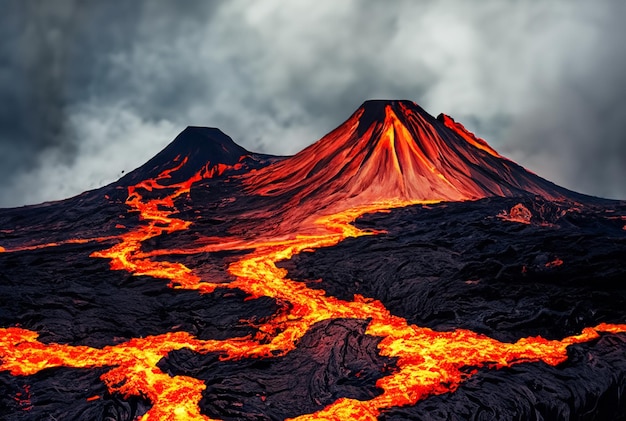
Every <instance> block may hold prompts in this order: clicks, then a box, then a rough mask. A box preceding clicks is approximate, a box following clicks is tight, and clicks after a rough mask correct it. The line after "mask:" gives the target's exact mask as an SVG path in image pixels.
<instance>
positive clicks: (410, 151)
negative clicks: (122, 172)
mask: <svg viewBox="0 0 626 421" xmlns="http://www.w3.org/2000/svg"><path fill="white" fill-rule="evenodd" d="M399 106H400V107H402V106H403V105H402V104H400V105H399ZM409 111H410V110H408V111H406V112H407V113H408V115H409V116H412V115H413V114H412V113H411V112H409ZM384 112H385V119H384V123H383V124H381V125H378V123H376V124H375V125H374V127H368V129H367V130H366V131H364V133H366V134H367V133H369V134H371V133H373V132H374V131H378V132H380V133H381V134H380V141H378V142H375V144H374V145H371V143H372V142H369V143H368V144H367V145H366V146H367V147H366V149H367V152H366V153H369V154H377V155H378V156H377V159H382V158H384V159H383V161H382V162H383V165H389V167H384V168H383V171H386V172H387V173H393V174H396V176H397V178H399V179H398V180H393V179H392V177H391V176H389V177H387V175H386V174H382V175H381V177H382V181H383V185H384V187H383V188H379V187H377V186H376V183H377V181H376V177H377V176H376V174H378V172H377V170H376V169H375V168H374V167H373V165H368V164H367V159H365V160H364V161H363V160H361V161H358V163H357V164H364V163H365V166H364V167H363V168H362V169H361V170H359V169H358V168H352V167H351V165H352V164H351V162H352V161H351V160H352V159H355V157H354V156H349V154H350V152H352V151H356V150H358V148H356V146H355V147H352V148H345V149H344V150H342V152H341V154H342V155H341V159H340V162H342V163H343V165H345V168H344V169H345V171H349V172H350V174H351V175H352V179H355V177H356V179H357V180H360V181H361V182H364V183H365V182H368V183H367V184H361V185H358V186H353V185H350V186H346V188H349V189H352V190H350V191H349V192H348V193H347V194H348V196H345V197H344V196H341V195H340V194H339V190H337V191H335V192H334V193H332V194H330V195H329V196H330V197H329V198H328V200H330V201H331V202H330V203H326V205H324V206H321V207H319V208H316V207H315V206H314V205H319V204H320V203H322V202H321V199H315V200H313V198H312V197H311V196H307V195H308V194H309V193H312V191H311V190H307V191H306V192H304V193H303V194H302V195H300V196H299V197H297V198H296V199H294V200H301V201H302V204H301V207H300V209H299V212H300V214H311V215H313V216H314V217H311V218H308V219H301V220H300V221H298V223H295V219H293V220H292V222H294V224H295V225H294V226H295V228H293V229H294V230H295V231H294V232H295V235H291V236H285V235H282V236H274V237H272V236H269V237H264V232H263V231H261V232H259V238H257V239H254V240H243V239H236V238H235V239H228V238H226V239H222V241H220V242H216V243H215V244H210V245H205V246H201V247H193V246H191V247H190V248H189V249H183V250H180V249H176V250H156V251H153V252H147V251H143V250H142V243H143V242H144V241H146V240H148V239H150V238H153V237H155V236H157V235H162V234H169V233H173V232H176V231H181V230H185V229H187V228H188V227H189V226H190V224H191V222H189V221H185V220H183V219H180V218H177V217H175V216H173V215H174V213H175V212H176V207H175V203H174V201H175V199H176V198H177V197H179V196H181V195H184V194H186V193H187V192H189V189H190V187H191V185H192V184H193V183H194V182H196V181H199V180H201V179H202V178H208V177H212V176H215V175H219V174H221V173H223V171H224V170H226V169H227V167H226V166H221V167H220V166H214V167H211V168H205V169H204V170H203V171H201V172H200V173H197V174H196V175H195V176H193V177H191V178H190V179H189V180H187V181H185V182H181V183H174V184H171V185H167V186H164V185H162V182H163V181H164V180H166V179H167V178H168V177H170V176H171V174H172V173H174V172H176V171H177V170H178V169H180V168H182V167H183V166H184V165H185V162H186V161H185V160H182V161H181V162H180V164H179V165H177V166H175V167H174V168H172V169H170V170H167V171H164V172H162V173H161V174H160V175H159V176H157V177H156V178H153V179H149V180H145V181H143V182H141V183H139V184H136V185H134V186H131V187H129V188H128V191H129V197H128V199H127V201H126V203H127V205H128V206H129V207H130V210H132V211H139V212H140V215H141V220H142V221H143V223H142V225H140V226H139V227H137V228H136V229H134V230H131V231H129V232H127V233H125V234H122V235H121V237H120V242H119V243H118V244H116V245H114V246H113V247H111V248H109V249H107V250H103V251H100V252H97V253H94V254H93V257H100V258H108V259H111V268H112V269H118V270H126V271H128V272H130V273H132V274H135V275H149V276H152V277H156V278H163V279H169V280H170V281H171V283H170V285H171V286H172V287H175V288H184V289H194V290H198V291H200V292H202V293H210V292H211V291H213V290H214V289H215V288H216V287H228V288H239V289H241V290H243V291H245V292H246V293H248V294H249V295H250V296H251V297H253V298H254V297H261V296H268V297H272V298H274V299H275V300H276V301H277V303H279V305H281V306H282V311H279V312H277V314H275V315H274V317H273V318H271V319H270V320H269V321H267V322H266V323H263V324H261V325H259V326H258V333H257V334H256V335H255V336H254V337H244V338H232V339H227V340H199V339H197V338H195V337H193V336H192V335H191V334H189V333H187V332H171V333H166V334H162V335H156V336H149V337H145V338H135V339H132V340H130V341H128V342H125V343H121V344H118V345H114V346H107V347H104V348H102V349H99V348H91V347H87V346H70V345H64V344H54V343H53V344H44V343H42V342H39V341H38V340H37V333H35V332H32V331H29V330H25V329H22V328H18V327H12V328H5V329H0V359H1V365H0V369H1V370H9V372H10V373H11V374H12V375H16V376H18V375H22V376H24V375H31V374H35V373H38V372H40V371H41V370H43V369H46V368H51V367H59V366H68V367H111V369H110V370H109V371H108V372H106V373H105V374H103V375H102V380H103V381H104V383H105V384H106V385H107V386H108V388H109V390H110V391H111V392H112V393H120V394H122V395H124V396H144V397H146V398H148V399H149V400H150V401H151V402H152V407H151V409H150V410H149V411H148V412H147V413H146V414H145V415H144V416H143V417H142V418H141V419H142V420H151V421H154V420H173V419H174V420H209V417H207V416H206V415H203V414H201V413H200V408H199V406H198V405H199V402H200V400H201V398H202V392H203V390H204V389H205V387H206V386H205V384H204V383H203V382H202V381H201V380H198V379H194V378H192V377H187V376H170V375H168V374H166V373H163V372H162V371H161V370H160V369H159V368H158V366H157V363H158V362H159V360H160V359H161V358H163V357H165V356H167V355H168V353H169V352H171V351H173V350H178V349H181V348H189V349H191V350H193V351H196V352H201V353H208V352H218V353H220V355H221V356H222V358H223V359H240V358H272V357H274V356H277V355H284V354H286V353H288V352H290V351H292V350H293V349H295V348H296V347H297V345H298V341H299V340H300V339H301V338H302V337H303V335H304V334H305V333H306V332H307V331H308V330H309V329H310V328H311V327H312V326H313V325H314V324H315V323H317V322H321V321H324V320H329V319H335V318H355V319H367V320H369V325H368V327H367V331H366V333H367V334H369V335H374V336H377V337H380V338H381V342H380V343H379V345H378V347H379V352H380V354H381V355H383V356H388V357H392V358H396V359H397V361H396V368H395V370H393V371H392V372H391V373H390V374H388V375H387V376H385V377H383V378H381V379H380V380H379V381H378V382H377V386H378V387H380V388H381V390H382V393H381V394H380V395H379V396H377V397H375V398H373V399H371V400H367V401H359V400H355V399H348V398H341V399H339V400H337V401H336V402H334V403H332V404H331V405H329V406H327V407H326V408H324V409H322V410H321V411H318V412H316V413H313V414H305V415H302V416H300V417H298V419H303V420H304V419H361V420H371V419H376V416H377V415H378V414H380V412H381V410H384V409H385V408H390V407H393V406H403V405H411V404H414V403H416V402H417V401H419V400H420V399H423V398H425V397H427V396H429V395H434V394H441V393H446V392H451V391H454V390H455V389H456V388H457V387H458V386H459V384H460V383H462V382H463V381H464V380H465V379H467V378H469V377H471V376H472V375H473V374H475V373H476V370H477V368H479V367H486V368H494V369H497V368H501V367H507V366H510V365H513V364H518V363H521V362H533V361H543V362H545V363H547V364H550V365H557V364H559V363H561V362H563V361H565V360H566V359H567V353H566V348H567V346H569V345H571V344H575V343H582V342H586V341H590V340H592V339H595V338H598V337H599V333H598V332H611V333H618V332H626V325H609V324H601V325H598V326H596V327H594V328H586V329H584V330H583V331H582V333H581V334H580V335H576V336H570V337H566V338H564V339H563V340H546V339H543V338H541V337H529V338H523V339H520V340H519V341H517V342H515V343H504V342H499V341H497V340H494V339H492V338H489V337H486V336H484V335H480V334H477V333H475V332H472V331H469V330H461V329H459V330H456V331H452V332H437V331H434V330H432V329H428V328H422V327H419V326H416V325H410V324H408V323H407V321H406V320H405V319H403V318H401V317H397V316H394V315H392V314H390V313H389V311H388V310H387V309H386V308H385V307H384V306H383V304H382V303H381V302H379V301H377V300H371V299H367V298H365V297H362V296H358V295H355V297H354V300H353V301H345V300H340V299H337V298H335V297H330V296H327V295H325V292H324V291H322V290H313V289H310V288H308V287H307V286H306V285H305V284H304V283H301V282H296V281H294V280H291V279H288V278H287V277H286V276H287V271H286V270H285V269H281V268H278V267H277V266H276V262H278V261H280V260H284V259H289V258H290V257H291V256H293V255H295V254H298V253H300V252H302V251H303V250H308V249H316V248H321V247H330V246H333V245H336V244H338V243H339V242H341V241H342V240H344V239H346V238H348V237H358V236H363V235H376V234H377V233H376V232H368V231H364V230H361V229H358V228H356V227H355V226H353V225H352V224H351V223H352V222H353V221H354V220H355V219H356V218H358V217H359V216H361V215H363V214H365V213H368V212H377V211H383V210H385V209H390V208H394V207H401V206H408V205H412V204H419V203H432V202H436V201H440V200H451V199H454V200H465V199H473V198H476V197H477V196H480V197H484V196H485V195H487V193H485V192H484V191H482V192H481V191H480V190H477V189H476V188H477V187H476V186H475V185H474V186H472V185H463V183H461V184H459V182H458V180H456V179H454V178H453V177H454V176H456V175H458V174H451V173H450V171H447V172H446V171H445V170H442V169H440V168H439V167H437V166H435V165H434V164H432V163H433V162H435V158H433V157H434V156H437V152H436V151H434V150H425V149H424V148H425V146H424V145H422V146H420V147H419V148H418V147H416V146H415V145H413V144H411V143H410V139H409V137H411V136H412V135H411V133H410V132H409V131H408V129H407V126H405V125H404V124H403V123H402V122H401V121H400V119H399V118H398V116H397V115H396V114H395V112H394V111H393V109H392V108H391V107H385V110H384ZM362 114H363V113H359V114H358V115H357V116H356V117H353V119H352V123H350V124H352V125H353V126H354V131H353V132H350V133H351V134H350V135H349V136H348V137H350V136H352V134H353V133H356V130H357V129H358V126H359V118H360V117H362ZM418 117H419V116H415V120H414V121H413V120H410V121H412V123H411V124H414V127H421V128H420V130H422V131H427V128H424V127H422V126H421V125H420V123H419V121H420V120H419V118H418ZM379 126H380V127H379ZM415 130H417V129H415ZM424 133H425V132H424ZM369 134H367V136H369ZM431 134H432V133H431ZM331 135H332V136H334V138H340V137H342V136H343V135H345V133H344V134H343V135H342V134H341V133H335V134H334V135H333V134H331ZM331 135H329V136H331ZM424 135H428V134H424ZM344 140H345V138H344ZM358 140H359V139H357V142H356V143H357V144H358ZM483 152H484V151H483ZM483 152H481V153H483ZM487 155H489V156H492V155H491V154H487ZM492 157H493V156H492ZM494 158H497V157H494ZM292 159H295V160H298V159H303V158H302V156H300V157H299V156H298V155H296V156H295V157H294V158H292ZM329 159H330V161H324V164H323V165H326V166H328V165H333V164H334V163H335V162H334V159H333V158H329ZM439 159H440V160H441V159H447V158H442V157H440V158H439ZM455 159H456V158H455ZM459 159H460V158H459ZM466 159H469V158H468V157H466ZM498 159H499V158H498ZM305 161H306V160H305ZM282 162H285V161H282ZM463 162H467V161H466V160H465V161H463ZM292 163H293V161H292ZM281 164H282V163H278V164H273V165H272V166H274V167H276V168H275V170H281V169H282V170H285V167H281ZM431 164H432V165H431ZM302 165H303V166H304V167H307V166H308V162H303V163H302ZM342 168H343V167H342ZM292 170H293V171H294V172H295V174H296V181H295V183H296V184H297V183H298V178H297V177H306V176H307V174H309V175H308V177H311V178H313V182H314V183H315V185H316V186H317V187H318V188H319V186H320V185H323V184H318V183H322V182H324V181H327V182H329V183H331V184H332V181H331V180H332V177H331V178H330V179H328V180H326V178H325V177H322V176H321V175H320V174H321V173H320V172H319V171H318V172H317V173H316V172H315V171H314V168H308V167H307V170H302V167H293V168H292ZM460 171H461V172H463V170H460ZM412 172H414V173H415V174H417V175H415V174H413V173H412ZM270 175H271V173H269V174H268V171H265V170H261V171H258V172H256V173H253V174H252V175H251V176H250V177H248V178H246V180H247V181H248V182H250V180H254V179H257V180H258V179H259V178H264V177H269V176H270ZM469 175H471V171H470V174H469ZM469 175H467V176H469ZM278 177H281V178H280V180H277V181H275V183H274V188H277V189H281V188H284V189H286V190H288V191H293V189H291V188H290V187H292V186H290V185H289V184H290V181H289V180H288V178H286V176H285V175H284V174H279V176H278ZM459 177H460V175H459ZM434 181H436V183H435V185H433V186H432V189H431V190H430V191H429V190H428V186H425V185H422V184H419V183H422V182H424V183H430V182H434ZM416 183H418V184H416ZM277 184H278V186H277ZM281 184H282V186H281ZM331 187H332V186H331ZM299 188H303V189H306V188H304V187H302V186H299ZM358 188H360V191H358V190H355V189H358ZM507 188H508V187H507ZM387 189H392V190H391V191H388V190H387ZM257 190H259V191H257V192H258V193H264V194H268V195H271V194H275V193H276V191H272V190H271V189H270V188H269V187H263V188H260V187H259V189H257ZM161 191H162V192H163V194H162V195H158V196H159V198H156V199H155V198H148V197H145V196H148V194H146V192H150V196H153V195H154V196H157V195H156V194H155V193H160V192H161ZM331 191H332V189H331ZM300 192H302V190H300ZM490 192H491V193H494V192H493V191H492V190H490ZM351 194H353V196H350V195H351ZM305 199H306V200H305ZM338 199H342V200H338ZM351 199H352V200H351ZM335 200H337V202H333V201H335ZM271 216H272V215H267V217H271ZM233 249H240V250H244V249H245V250H249V251H250V253H249V254H247V255H245V256H244V257H242V258H241V259H240V260H238V261H236V262H234V263H232V264H231V265H230V266H229V268H228V271H229V273H230V274H232V275H233V276H234V280H233V281H232V282H231V283H229V284H215V283H210V282H207V281H206V280H203V279H201V277H199V276H197V275H195V274H194V273H193V271H192V270H190V269H189V268H188V267H186V266H185V265H183V264H180V263H172V262H167V261H155V260H153V259H152V258H153V257H154V256H157V255H160V256H166V255H167V254H172V253H176V254H181V253H189V254H191V253H198V252H201V251H204V252H212V251H221V250H233Z"/></svg>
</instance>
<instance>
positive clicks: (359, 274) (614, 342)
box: [0, 100, 626, 421]
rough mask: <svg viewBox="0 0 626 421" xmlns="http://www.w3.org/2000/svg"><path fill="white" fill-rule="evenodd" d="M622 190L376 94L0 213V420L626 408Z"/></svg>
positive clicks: (507, 413) (532, 415)
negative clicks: (258, 141)
mask: <svg viewBox="0 0 626 421" xmlns="http://www.w3.org/2000/svg"><path fill="white" fill-rule="evenodd" d="M625 255H626V203H625V202H620V201H611V200H605V199H600V198H595V197H590V196H585V195H582V194H579V193H575V192H572V191H569V190H567V189H565V188H562V187H559V186H557V185H555V184H553V183H551V182H549V181H547V180H544V179H543V178H541V177H539V176H538V175H535V174H533V173H531V172H529V171H527V170H525V169H524V168H522V167H521V166H519V165H517V164H516V163H514V162H513V161H511V160H509V159H507V158H505V157H503V156H501V155H500V154H499V153H498V152H496V151H495V150H494V149H493V148H491V147H490V146H489V145H488V143H487V142H486V141H484V140H483V139H481V138H479V137H477V136H475V135H474V134H472V133H471V132H469V131H468V130H467V129H465V127H464V126H463V125H462V124H461V123H459V122H456V121H455V120H454V119H453V118H451V117H449V116H447V115H444V114H440V115H439V116H438V117H437V118H434V117H433V116H431V115H429V114H428V113H427V112H426V111H424V110H423V109H422V108H421V107H419V106H418V105H417V104H415V103H413V102H411V101H381V100H376V101H367V102H365V103H364V104H363V105H362V106H361V107H359V108H358V109H357V110H356V111H355V112H354V113H353V114H352V116H351V117H350V118H348V120H346V122H344V123H343V124H341V125H340V126H339V127H337V128H336V129H335V130H333V131H331V132H330V133H329V134H328V135H326V136H324V137H323V138H322V139H320V140H319V141H318V142H316V143H314V144H312V145H311V146H309V147H308V148H306V149H304V150H303V151H301V152H300V153H298V154H296V155H294V156H289V157H279V156H270V155H264V154H258V153H254V152H250V151H247V150H246V149H244V148H243V147H241V146H239V145H237V144H236V143H235V142H234V141H233V140H232V139H231V138H230V137H228V136H227V135H226V134H224V133H222V132H221V131H219V130H218V129H215V128H202V127H188V128H187V129H185V130H184V131H183V132H182V133H181V134H180V135H179V136H178V137H176V139H174V141H173V142H172V143H171V144H170V145H168V146H167V147H166V148H165V149H164V150H163V151H161V152H160V153H158V154H157V155H156V156H155V157H154V158H153V159H151V160H150V161H148V162H147V163H146V164H144V165H143V166H141V167H140V168H138V169H136V170H134V171H132V172H130V173H129V174H127V175H126V176H124V177H123V178H121V179H120V180H118V181H117V182H114V183H112V184H110V185H108V186H105V187H103V188H101V189H97V190H92V191H89V192H85V193H83V194H81V195H79V196H76V197H74V198H71V199H67V200H62V201H58V202H50V203H44V204H40V205H34V206H28V207H24V208H15V209H2V210H0V414H1V415H2V419H3V420H16V421H17V420H39V419H55V420H93V419H100V420H107V421H110V420H137V419H141V420H145V421H148V420H149V421H154V420H160V421H162V420H259V419H271V420H283V419H299V420H314V419H320V420H321V419H330V420H344V419H358V420H372V419H381V420H406V419H415V420H426V419H428V420H449V419H476V420H484V419H507V420H508V419H519V420H526V419H528V420H541V419H546V420H548V419H550V420H551V419H564V420H565V419H576V420H620V419H622V420H623V419H626V418H625V414H626V399H625V398H624V396H626V310H625V309H624V305H623V303H624V300H625V299H626V284H624V279H626V268H625V267H624V263H623V257H624V256H625Z"/></svg>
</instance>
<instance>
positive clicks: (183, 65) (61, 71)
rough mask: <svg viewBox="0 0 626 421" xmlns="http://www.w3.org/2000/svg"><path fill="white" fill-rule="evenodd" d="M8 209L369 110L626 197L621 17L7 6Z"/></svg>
mask: <svg viewBox="0 0 626 421" xmlns="http://www.w3.org/2000/svg"><path fill="white" fill-rule="evenodd" d="M0 7H1V8H2V9H3V13H2V14H1V15H0V16H2V17H0V36H1V38H0V98H1V99H2V101H1V102H0V148H1V151H2V154H1V156H0V177H2V178H3V180H4V183H3V184H2V185H0V206H2V205H4V206H9V205H20V204H24V203H34V202H38V201H42V200H49V199H58V198H62V197H65V196H69V195H72V194H76V193H78V192H80V191H83V190H85V189H88V188H95V187H98V186H100V185H103V184H105V183H108V182H110V181H113V180H114V179H115V178H116V177H117V176H119V174H120V172H121V171H122V170H126V171H128V170H131V169H133V168H134V167H136V166H138V165H140V164H141V163H143V162H144V161H145V160H147V159H148V158H150V157H151V156H153V155H154V154H156V153H157V152H158V151H159V150H160V149H161V148H162V147H163V146H164V145H165V144H166V143H167V142H168V141H170V140H171V139H172V138H173V137H174V136H175V135H176V134H177V132H179V131H181V130H182V129H183V128H184V127H185V126H186V125H209V126H217V127H219V128H221V129H222V130H223V131H225V132H226V133H228V134H229V135H231V136H232V137H233V138H234V139H235V140H236V141H237V142H238V143H241V144H242V145H243V146H245V147H246V148H248V149H251V150H257V151H264V152H271V153H277V154H286V153H294V152H296V151H298V150H299V149H301V148H302V147H304V146H306V145H308V144H310V143H312V142H313V141H315V140H316V139H318V138H319V137H321V136H322V135H323V134H325V133H326V132H328V131H329V130H331V129H332V128H334V127H335V126H336V125H337V124H339V123H340V122H341V121H343V120H344V119H345V118H347V117H348V115H349V114H350V113H351V112H352V111H354V109H355V108H356V107H357V106H358V105H359V104H360V103H361V102H363V101H364V100H366V99H369V98H406V99H412V100H415V101H417V102H419V103H420V104H421V105H423V106H424V107H425V108H426V109H427V110H428V111H430V112H431V113H433V114H437V113H439V112H441V111H443V112H447V113H449V114H452V115H453V116H455V117H456V118H457V119H459V120H461V121H463V122H465V123H466V124H467V125H468V126H469V127H471V128H473V129H475V130H476V131H477V132H478V134H479V135H482V136H483V137H485V138H487V140H488V141H490V142H491V143H492V144H493V145H494V147H496V148H497V149H501V150H503V152H504V153H507V154H508V155H510V156H511V157H512V158H514V159H516V160H518V161H520V163H522V164H524V165H528V166H529V167H530V168H531V169H532V170H534V171H536V172H538V173H540V174H542V175H545V176H546V177H548V178H551V179H553V180H554V181H556V182H559V183H561V184H564V185H566V186H567V187H570V188H573V189H576V190H583V191H585V192H588V193H593V194H599V195H609V196H613V197H626V186H624V183H623V182H622V181H621V180H622V179H624V178H625V177H626V157H624V144H625V143H626V142H624V136H623V133H624V130H623V129H624V127H623V125H624V121H626V119H625V118H624V107H623V103H622V101H621V98H622V97H623V96H624V95H623V94H624V86H625V85H624V82H625V81H624V77H623V75H624V74H626V63H625V62H624V57H625V56H626V54H625V51H624V49H625V47H624V46H623V43H622V40H623V39H626V36H625V35H626V33H625V32H626V30H625V29H624V27H623V25H621V24H620V23H621V20H622V19H623V17H624V15H625V14H624V6H623V2H621V1H618V0H616V1H598V2H593V3H591V2H587V3H584V2H578V1H565V0H563V1H553V2H535V1H516V2H500V1H484V2H480V3H477V2H462V1H437V2H435V1H420V2H415V1H396V2H379V1H359V2H357V1H348V0H346V1H342V2H337V1H322V0H318V1H293V2H292V1H290V2H284V1H272V0H266V1H263V2H257V1H243V0H230V1H223V2H222V1H213V2H208V1H185V2H175V1H165V0H161V1H155V0H152V1H150V0H144V1H133V2H126V1H106V2H103V1H94V0H87V1H81V0H57V1H54V2H51V1H45V0H40V1H37V0H27V1H24V0H15V1H11V0H0Z"/></svg>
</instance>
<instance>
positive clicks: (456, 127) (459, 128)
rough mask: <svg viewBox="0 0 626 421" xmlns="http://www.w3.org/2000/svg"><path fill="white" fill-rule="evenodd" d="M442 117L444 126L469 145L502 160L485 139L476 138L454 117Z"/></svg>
mask: <svg viewBox="0 0 626 421" xmlns="http://www.w3.org/2000/svg"><path fill="white" fill-rule="evenodd" d="M442 116H443V124H445V125H446V127H447V128H449V129H450V130H452V131H453V132H455V133H456V134H458V135H459V136H461V137H462V138H463V139H465V140H466V141H467V142H468V143H470V144H471V145H473V146H475V147H477V148H478V149H481V150H483V151H485V152H487V153H488V154H490V155H493V156H495V157H498V158H502V157H501V156H500V154H498V152H496V151H495V150H494V149H493V148H492V147H491V146H489V144H488V143H487V141H486V140H485V139H481V138H480V137H476V136H475V135H474V133H472V132H470V131H469V130H467V129H466V128H465V126H464V125H462V124H461V123H458V122H456V121H454V119H453V118H452V117H450V116H447V115H445V114H442Z"/></svg>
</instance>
